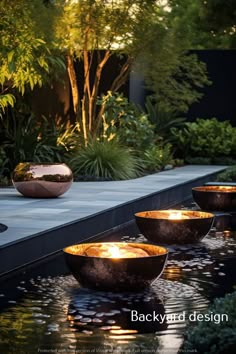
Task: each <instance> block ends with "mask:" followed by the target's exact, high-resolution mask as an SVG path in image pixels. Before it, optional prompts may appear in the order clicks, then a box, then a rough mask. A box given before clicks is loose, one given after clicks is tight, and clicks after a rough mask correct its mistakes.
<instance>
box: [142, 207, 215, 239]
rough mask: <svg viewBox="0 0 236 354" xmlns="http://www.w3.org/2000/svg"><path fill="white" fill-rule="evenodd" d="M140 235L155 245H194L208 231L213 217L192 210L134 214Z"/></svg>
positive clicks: (153, 211)
mask: <svg viewBox="0 0 236 354" xmlns="http://www.w3.org/2000/svg"><path fill="white" fill-rule="evenodd" d="M135 220H136V223H137V225H138V227H139V229H140V231H141V233H142V234H143V235H144V236H145V237H146V238H147V239H148V240H149V241H152V242H155V243H164V244H165V243H167V244H174V243H182V244H185V243H195V242H198V241H200V240H201V239H202V238H203V237H204V236H206V235H207V233H208V232H209V231H210V229H211V226H212V223H213V220H214V215H213V214H211V213H206V212H202V211H192V210H150V211H142V212H139V213H136V214H135Z"/></svg>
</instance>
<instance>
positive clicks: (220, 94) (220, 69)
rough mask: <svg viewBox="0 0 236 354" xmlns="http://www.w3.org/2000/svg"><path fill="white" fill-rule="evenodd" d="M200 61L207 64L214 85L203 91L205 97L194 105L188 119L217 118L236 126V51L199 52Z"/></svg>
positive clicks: (197, 52)
mask: <svg viewBox="0 0 236 354" xmlns="http://www.w3.org/2000/svg"><path fill="white" fill-rule="evenodd" d="M192 52H193V53H196V54H197V55H198V57H199V59H200V60H201V61H203V62H205V63H206V65H207V70H208V73H209V78H210V80H211V81H212V85H211V86H209V87H205V88H204V89H203V93H204V96H203V98H202V99H201V100H200V101H199V102H198V103H194V104H193V105H192V106H191V107H190V110H189V112H188V113H187V118H188V120H190V121H193V120H195V119H196V118H197V117H199V118H212V117H216V118H218V119H219V120H230V121H231V123H232V124H233V125H234V126H235V125H236V90H235V86H236V50H197V51H192Z"/></svg>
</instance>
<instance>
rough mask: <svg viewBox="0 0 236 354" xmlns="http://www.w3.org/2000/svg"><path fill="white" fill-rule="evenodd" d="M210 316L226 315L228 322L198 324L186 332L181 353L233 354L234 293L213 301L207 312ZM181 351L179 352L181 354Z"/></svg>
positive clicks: (235, 339) (235, 341) (235, 343)
mask: <svg viewBox="0 0 236 354" xmlns="http://www.w3.org/2000/svg"><path fill="white" fill-rule="evenodd" d="M207 313H209V314H211V313H213V314H219V315H221V314H227V315H228V321H221V322H220V323H218V324H217V323H215V322H214V321H209V322H206V321H203V322H198V324H196V325H195V326H192V327H190V328H189V329H188V330H187V333H186V338H185V341H184V344H183V346H182V348H181V349H182V351H184V352H188V351H189V352H190V351H192V352H193V351H196V352H197V353H204V354H211V353H212V354H223V353H224V354H226V353H234V352H235V348H236V292H234V293H232V294H228V295H226V296H225V297H224V298H218V299H215V301H214V303H213V305H211V306H210V307H209V309H208V311H207ZM182 351H181V352H182Z"/></svg>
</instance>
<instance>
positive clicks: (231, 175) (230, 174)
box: [216, 165, 236, 182]
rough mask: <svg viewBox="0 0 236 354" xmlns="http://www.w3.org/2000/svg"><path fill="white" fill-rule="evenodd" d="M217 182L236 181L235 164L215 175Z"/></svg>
mask: <svg viewBox="0 0 236 354" xmlns="http://www.w3.org/2000/svg"><path fill="white" fill-rule="evenodd" d="M216 180H217V182H236V165H235V166H232V167H230V168H228V169H227V170H226V171H224V172H222V173H220V174H219V175H218V176H217V179H216Z"/></svg>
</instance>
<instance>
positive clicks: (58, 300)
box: [0, 230, 236, 354]
mask: <svg viewBox="0 0 236 354" xmlns="http://www.w3.org/2000/svg"><path fill="white" fill-rule="evenodd" d="M123 232H125V230H123ZM123 234H125V233H123ZM114 238H116V240H117V237H116V236H115V235H114ZM120 239H121V240H122V241H129V242H132V241H135V242H145V241H146V242H147V240H146V239H145V238H144V237H143V236H142V235H138V236H137V237H134V236H122V237H120ZM168 249H169V252H170V253H169V259H168V263H167V267H166V269H165V272H164V273H163V275H162V277H161V278H160V279H158V280H157V281H156V282H154V283H153V284H152V286H151V287H150V288H149V289H147V290H145V291H143V292H140V293H112V292H99V291H93V290H88V289H83V288H80V287H79V285H78V283H77V281H76V280H75V279H74V278H73V277H72V276H71V275H68V274H63V272H61V274H60V271H59V270H58V274H56V273H57V272H55V262H52V264H54V269H53V272H51V275H50V266H49V265H48V266H46V268H47V271H46V274H45V267H44V269H43V271H42V268H41V267H38V269H37V270H36V271H35V272H34V274H35V275H33V276H31V277H30V278H28V276H22V277H21V278H20V277H19V280H17V283H14V287H11V286H10V285H9V284H8V285H7V284H5V285H3V284H1V287H0V306H1V311H0V353H4V354H11V353H18V354H31V353H40V352H41V353H101V354H103V353H117V354H118V353H119V354H121V353H156V352H158V353H177V352H178V349H179V347H180V346H181V344H182V341H183V334H184V331H185V328H186V326H187V325H188V318H189V315H190V314H193V313H194V312H195V311H197V312H201V311H204V310H205V309H206V308H207V307H208V305H209V302H211V301H212V300H213V299H214V298H215V297H216V296H223V295H224V294H225V293H227V292H230V291H232V290H233V286H234V285H235V275H234V269H235V266H236V236H235V234H234V232H231V231H228V230H224V231H217V230H212V231H211V233H210V234H209V235H208V236H207V237H205V239H204V240H203V241H202V242H200V243H198V244H195V245H181V246H179V245H171V246H168ZM60 262H63V258H62V259H61V260H60ZM131 311H136V312H135V313H138V314H143V315H144V316H145V315H147V314H153V313H154V312H155V314H158V315H159V316H160V317H159V320H158V321H157V320H154V319H152V320H150V321H140V320H139V321H131ZM181 315H182V317H181ZM160 319H161V320H160Z"/></svg>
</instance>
